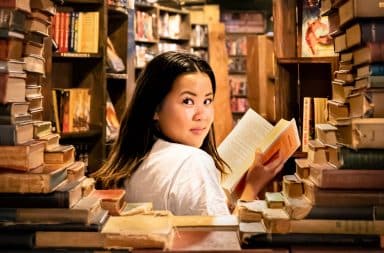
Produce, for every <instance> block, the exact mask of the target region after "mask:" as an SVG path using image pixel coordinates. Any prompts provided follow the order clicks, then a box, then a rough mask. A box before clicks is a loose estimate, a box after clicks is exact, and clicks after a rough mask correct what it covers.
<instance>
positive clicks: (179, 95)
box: [154, 72, 214, 148]
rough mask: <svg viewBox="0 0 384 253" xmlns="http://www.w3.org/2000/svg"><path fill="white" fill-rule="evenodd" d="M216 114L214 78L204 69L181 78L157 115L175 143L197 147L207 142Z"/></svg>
mask: <svg viewBox="0 0 384 253" xmlns="http://www.w3.org/2000/svg"><path fill="white" fill-rule="evenodd" d="M213 117H214V110H213V90H212V84H211V80H210V79H209V77H208V75H207V74H205V73H201V72H196V73H189V74H185V75H181V76H179V77H177V78H176V80H175V81H174V83H173V86H172V89H171V91H170V92H169V93H168V95H167V96H166V97H165V98H164V100H163V102H162V104H161V107H160V108H159V110H158V111H157V112H156V113H155V115H154V119H155V120H157V121H158V124H159V128H160V131H161V132H162V134H164V135H165V136H166V137H168V138H169V139H171V140H172V141H174V142H177V143H181V144H185V145H189V146H193V147H196V148H200V147H201V145H202V144H203V141H204V138H205V137H206V136H207V134H208V132H209V129H210V127H211V125H212V122H213Z"/></svg>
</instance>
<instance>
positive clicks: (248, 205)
mask: <svg viewBox="0 0 384 253" xmlns="http://www.w3.org/2000/svg"><path fill="white" fill-rule="evenodd" d="M237 208H238V210H237V215H238V216H239V220H240V222H258V221H261V219H262V218H263V210H264V209H266V208H268V207H267V202H266V201H265V200H261V199H257V200H253V201H241V200H238V201H237Z"/></svg>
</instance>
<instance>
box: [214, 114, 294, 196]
mask: <svg viewBox="0 0 384 253" xmlns="http://www.w3.org/2000/svg"><path fill="white" fill-rule="evenodd" d="M299 146H300V137H299V135H298V130H297V126H296V121H295V119H292V120H291V121H287V120H284V119H281V120H280V121H279V122H278V123H277V124H276V125H275V126H273V125H272V124H271V123H269V122H268V121H267V120H265V119H264V118H263V117H261V116H260V115H259V114H257V113H256V112H255V111H253V110H252V109H249V110H248V111H247V112H246V113H245V114H244V116H243V117H242V118H241V120H240V121H239V122H238V123H237V124H236V126H235V127H234V129H233V130H232V131H231V132H230V133H229V135H228V136H227V137H226V138H225V139H224V140H223V142H222V143H221V144H220V146H219V147H218V152H219V155H220V156H221V157H222V158H223V159H224V161H225V162H226V163H228V165H229V166H230V168H231V170H232V171H231V172H230V174H229V175H228V176H227V177H225V178H224V180H223V182H222V186H223V188H224V189H227V190H228V191H230V192H233V191H234V189H235V188H236V186H237V184H238V183H239V181H240V179H241V178H242V177H243V176H244V174H245V173H246V172H247V170H248V168H249V166H250V165H251V164H252V162H253V159H254V156H255V151H256V150H257V149H259V150H260V152H261V153H263V161H262V162H263V163H265V162H267V161H268V160H269V159H271V158H272V157H273V155H274V154H276V153H277V152H280V155H281V156H282V160H284V161H287V160H288V158H289V157H290V156H291V155H292V154H293V153H294V152H295V151H296V150H297V148H298V147H299Z"/></svg>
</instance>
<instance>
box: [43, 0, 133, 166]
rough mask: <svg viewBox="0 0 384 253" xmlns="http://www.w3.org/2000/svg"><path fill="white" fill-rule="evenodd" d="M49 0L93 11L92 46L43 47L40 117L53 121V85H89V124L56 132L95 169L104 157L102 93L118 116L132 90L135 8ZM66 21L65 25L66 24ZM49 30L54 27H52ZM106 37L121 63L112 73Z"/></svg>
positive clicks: (67, 8)
mask: <svg viewBox="0 0 384 253" xmlns="http://www.w3.org/2000/svg"><path fill="white" fill-rule="evenodd" d="M54 2H55V5H56V8H57V12H69V13H72V12H79V13H80V12H97V13H98V23H97V24H96V25H97V28H98V32H99V34H98V38H97V52H79V51H76V50H75V48H74V47H73V48H68V49H67V50H62V49H60V44H59V43H60V41H57V42H55V43H54V44H56V45H57V44H58V50H54V49H53V50H52V51H49V50H48V52H47V57H46V59H47V79H48V80H49V81H48V83H47V85H46V86H45V87H44V97H45V99H46V100H47V101H49V103H48V104H47V106H48V109H47V112H46V113H45V118H46V119H47V120H52V121H53V122H55V117H54V110H53V109H52V107H53V106H52V105H53V102H52V101H53V98H52V92H51V90H52V89H54V88H63V89H70V88H88V89H89V91H90V96H91V104H90V122H89V130H87V131H81V132H65V133H61V138H60V143H63V144H73V145H75V147H76V148H77V149H79V148H80V149H81V150H80V151H79V152H82V153H86V154H87V156H88V172H89V173H90V172H93V171H95V170H97V169H99V168H100V166H101V165H102V164H103V163H104V162H105V159H106V158H107V153H108V145H107V143H106V99H107V94H109V95H110V97H111V100H112V102H113V104H114V106H115V110H116V111H117V114H118V117H120V116H121V115H122V113H123V111H124V109H125V108H126V106H127V104H128V102H129V99H130V96H131V92H132V90H133V87H132V86H133V85H134V82H132V80H131V78H132V77H133V76H134V71H133V58H132V57H131V58H130V55H131V56H132V55H134V47H132V46H131V47H129V39H132V41H133V37H132V34H131V35H130V34H129V29H132V27H133V22H134V20H133V17H134V13H133V9H129V8H128V6H127V4H126V3H125V4H119V5H113V6H108V4H107V1H101V0H66V1H54ZM70 15H71V14H70ZM69 24H70V23H69ZM68 26H69V27H70V25H68ZM88 28H89V27H88V26H87V29H88ZM54 32H55V31H54V30H53V31H52V33H54ZM69 32H71V31H69ZM69 36H70V35H69ZM53 37H54V36H53ZM107 38H109V39H110V40H111V42H112V44H113V45H114V47H115V49H116V52H117V55H118V56H119V57H120V58H121V59H122V61H123V63H124V65H125V69H124V71H121V72H119V73H113V71H110V70H109V69H108V68H107V67H108V64H107V53H106V52H107ZM58 42H59V43H58ZM61 42H62V41H61ZM50 45H51V44H50ZM51 46H52V45H51ZM47 48H48V47H47ZM132 49H133V50H132ZM130 52H131V54H130ZM130 84H131V85H130Z"/></svg>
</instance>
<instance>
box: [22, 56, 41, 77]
mask: <svg viewBox="0 0 384 253" xmlns="http://www.w3.org/2000/svg"><path fill="white" fill-rule="evenodd" d="M24 61H25V70H26V71H28V72H34V73H38V74H42V75H44V74H45V59H44V57H42V56H40V55H36V54H30V55H26V56H24Z"/></svg>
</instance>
